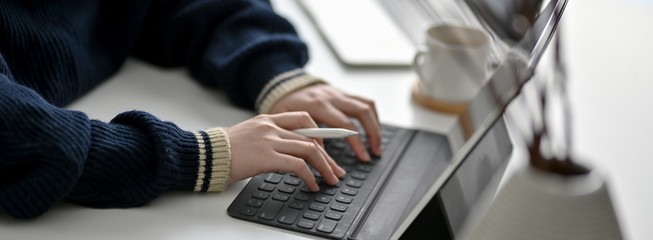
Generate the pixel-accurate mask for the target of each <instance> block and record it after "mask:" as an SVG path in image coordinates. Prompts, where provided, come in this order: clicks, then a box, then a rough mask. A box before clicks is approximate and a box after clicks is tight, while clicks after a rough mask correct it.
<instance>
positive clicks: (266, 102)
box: [255, 69, 326, 114]
mask: <svg viewBox="0 0 653 240" xmlns="http://www.w3.org/2000/svg"><path fill="white" fill-rule="evenodd" d="M318 83H326V82H325V81H324V80H322V79H320V78H317V77H315V76H312V75H310V74H307V73H305V72H304V71H303V70H302V69H295V70H292V71H288V72H284V73H281V74H279V75H277V76H276V77H274V78H272V80H270V81H269V82H268V83H267V84H266V85H265V87H264V88H263V90H261V93H259V95H258V97H257V99H256V104H255V109H256V111H257V112H258V113H259V114H263V113H268V112H269V111H270V108H272V106H273V105H274V104H275V103H276V102H277V101H279V99H281V98H283V97H284V96H286V95H288V94H289V93H292V92H294V91H296V90H298V89H301V88H304V87H307V86H310V85H313V84H318Z"/></svg>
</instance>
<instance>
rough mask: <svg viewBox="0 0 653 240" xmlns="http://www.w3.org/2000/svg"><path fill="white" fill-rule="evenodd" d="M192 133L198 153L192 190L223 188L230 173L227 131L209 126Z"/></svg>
mask: <svg viewBox="0 0 653 240" xmlns="http://www.w3.org/2000/svg"><path fill="white" fill-rule="evenodd" d="M193 134H194V135H195V137H196V139H197V145H198V153H199V154H198V160H197V161H198V168H197V179H196V182H195V188H194V191H197V192H206V191H209V192H215V191H222V190H224V189H225V188H226V186H227V183H228V182H229V177H230V174H231V150H230V144H229V138H228V137H227V133H226V132H225V131H224V130H223V129H220V128H211V129H207V130H205V131H197V132H193Z"/></svg>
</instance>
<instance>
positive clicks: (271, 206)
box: [258, 201, 283, 220]
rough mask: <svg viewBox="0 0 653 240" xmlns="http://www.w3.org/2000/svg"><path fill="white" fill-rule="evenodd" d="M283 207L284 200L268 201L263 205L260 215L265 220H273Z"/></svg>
mask: <svg viewBox="0 0 653 240" xmlns="http://www.w3.org/2000/svg"><path fill="white" fill-rule="evenodd" d="M281 207H283V203H282V202H277V201H267V202H265V203H264V204H263V206H262V207H261V210H260V211H259V214H258V217H259V218H262V219H265V220H273V219H274V217H276V216H277V214H278V213H279V210H281Z"/></svg>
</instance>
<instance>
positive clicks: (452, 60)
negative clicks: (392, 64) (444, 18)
mask: <svg viewBox="0 0 653 240" xmlns="http://www.w3.org/2000/svg"><path fill="white" fill-rule="evenodd" d="M425 45H426V48H425V49H423V50H420V51H419V52H418V53H417V54H416V55H415V60H414V63H413V64H414V66H415V69H416V71H417V74H418V76H419V78H420V80H419V91H420V93H421V94H423V95H425V96H427V97H429V98H432V99H436V100H440V101H446V102H452V103H466V102H469V101H471V100H472V99H474V97H475V96H476V94H477V93H478V91H479V89H480V88H481V86H482V85H483V82H484V81H485V79H486V77H487V74H488V70H489V63H488V57H489V54H490V36H489V35H488V34H487V33H485V32H484V31H482V30H480V29H476V28H471V27H464V26H457V25H449V24H445V25H436V26H432V27H430V28H428V30H427V32H426V40H425Z"/></svg>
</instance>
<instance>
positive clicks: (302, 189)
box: [299, 184, 311, 192]
mask: <svg viewBox="0 0 653 240" xmlns="http://www.w3.org/2000/svg"><path fill="white" fill-rule="evenodd" d="M299 191H302V192H311V190H310V189H308V187H307V186H306V185H305V184H302V185H299Z"/></svg>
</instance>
